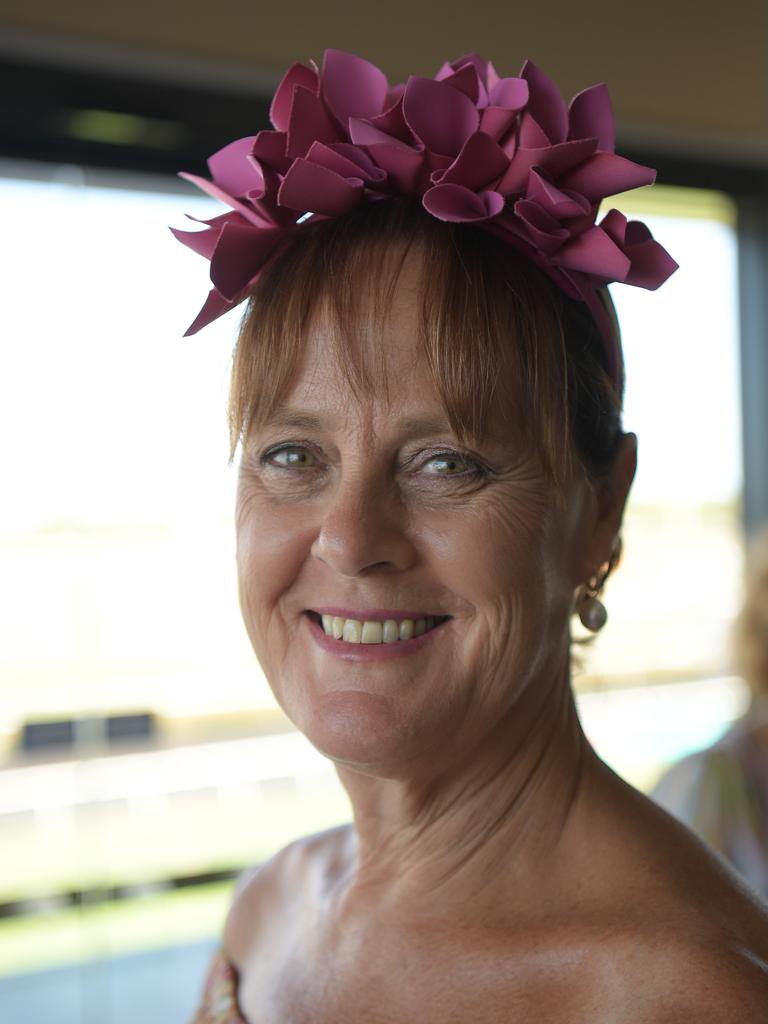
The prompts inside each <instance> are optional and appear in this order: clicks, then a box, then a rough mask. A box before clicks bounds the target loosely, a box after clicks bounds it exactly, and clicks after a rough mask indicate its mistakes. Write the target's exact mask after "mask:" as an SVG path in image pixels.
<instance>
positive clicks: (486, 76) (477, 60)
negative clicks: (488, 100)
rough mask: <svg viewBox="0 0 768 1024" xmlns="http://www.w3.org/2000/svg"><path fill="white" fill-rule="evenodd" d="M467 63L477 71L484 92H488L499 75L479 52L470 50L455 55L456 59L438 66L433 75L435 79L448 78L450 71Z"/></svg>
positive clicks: (459, 68) (457, 69) (458, 68)
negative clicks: (459, 55)
mask: <svg viewBox="0 0 768 1024" xmlns="http://www.w3.org/2000/svg"><path fill="white" fill-rule="evenodd" d="M467 64H471V65H472V67H473V68H474V69H475V72H476V73H477V77H478V79H479V80H480V82H481V83H482V84H483V85H484V86H485V89H486V92H490V90H491V89H492V88H493V86H494V85H495V84H496V82H498V80H499V76H498V75H497V73H496V68H494V66H493V64H492V63H491V62H490V61H489V60H483V58H482V57H481V56H480V54H478V53H475V52H474V51H470V53H465V54H464V55H463V56H461V57H457V58H456V60H452V61H449V62H448V63H446V64H443V66H442V67H441V68H440V70H439V71H438V73H437V74H436V75H435V79H436V81H442V80H443V79H445V78H448V77H449V76H450V75H451V73H452V72H456V71H460V70H461V69H462V68H464V67H466V66H467Z"/></svg>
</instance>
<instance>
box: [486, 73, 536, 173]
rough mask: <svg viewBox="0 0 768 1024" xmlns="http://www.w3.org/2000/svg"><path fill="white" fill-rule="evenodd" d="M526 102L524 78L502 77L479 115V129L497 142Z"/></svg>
mask: <svg viewBox="0 0 768 1024" xmlns="http://www.w3.org/2000/svg"><path fill="white" fill-rule="evenodd" d="M527 102H528V83H527V82H526V81H525V80H524V79H522V78H502V79H501V80H500V81H499V82H497V84H496V86H495V87H494V89H493V91H492V92H491V95H490V97H489V101H488V106H487V107H486V108H485V109H484V110H483V111H482V113H481V115H480V131H482V132H485V134H486V135H490V137H491V138H492V139H495V140H496V141H497V142H498V141H499V140H501V139H502V138H503V137H504V136H505V135H506V134H507V132H508V131H509V130H510V129H511V128H512V126H513V125H514V123H515V121H516V119H517V115H518V114H519V113H520V111H521V110H524V109H525V105H526V104H527ZM515 145H516V140H515ZM513 151H514V147H513ZM509 155H510V156H511V155H512V153H509Z"/></svg>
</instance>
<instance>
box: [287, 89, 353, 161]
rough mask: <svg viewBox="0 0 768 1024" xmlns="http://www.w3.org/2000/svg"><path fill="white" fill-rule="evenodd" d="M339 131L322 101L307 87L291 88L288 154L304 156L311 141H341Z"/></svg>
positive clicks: (292, 156) (293, 156) (290, 155)
mask: <svg viewBox="0 0 768 1024" xmlns="http://www.w3.org/2000/svg"><path fill="white" fill-rule="evenodd" d="M342 141H343V139H342V137H341V132H340V131H339V129H338V127H337V126H336V124H335V123H334V121H333V119H332V118H331V115H330V114H329V113H328V111H327V110H326V109H325V106H324V104H323V101H322V100H321V99H320V98H319V96H315V95H314V93H311V92H310V91H309V90H308V89H303V88H302V87H301V86H297V87H296V88H295V89H294V90H293V103H292V104H291V116H290V118H289V120H288V145H287V149H286V152H287V153H288V156H289V157H291V158H292V159H295V158H296V157H299V156H305V155H306V152H307V150H308V149H309V147H310V146H311V145H312V143H313V142H342Z"/></svg>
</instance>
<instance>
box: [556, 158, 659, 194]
mask: <svg viewBox="0 0 768 1024" xmlns="http://www.w3.org/2000/svg"><path fill="white" fill-rule="evenodd" d="M655 180H656V171H655V170H654V169H653V168H652V167H644V166H643V165H642V164H636V163H634V162H633V161H632V160H627V159H626V158H625V157H623V156H617V155H616V154H615V153H595V155H594V156H593V157H591V158H590V159H589V160H586V161H585V162H584V163H583V164H582V165H581V166H580V167H576V168H575V169H574V170H572V171H569V172H568V173H567V174H565V175H564V176H563V177H561V178H560V179H559V181H558V184H559V185H560V187H561V188H570V189H573V190H574V191H575V192H580V193H581V195H583V196H584V197H585V198H586V199H589V200H590V202H593V203H596V202H598V201H599V200H600V199H604V198H605V197H606V196H614V195H616V193H617V192H627V191H628V190H629V189H632V188H639V187H640V186H641V185H652V184H653V183H654V181H655Z"/></svg>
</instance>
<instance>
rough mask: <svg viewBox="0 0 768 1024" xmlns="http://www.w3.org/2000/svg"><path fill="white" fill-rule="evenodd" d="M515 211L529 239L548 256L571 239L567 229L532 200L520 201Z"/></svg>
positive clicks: (516, 204)
mask: <svg viewBox="0 0 768 1024" xmlns="http://www.w3.org/2000/svg"><path fill="white" fill-rule="evenodd" d="M514 210H515V214H516V216H517V217H518V218H519V220H520V222H521V223H522V225H523V226H524V227H525V229H526V235H527V237H528V239H529V240H530V241H531V242H532V243H533V244H534V245H535V246H536V248H537V249H539V250H540V251H541V252H543V253H544V254H545V255H547V256H551V255H552V253H555V252H557V250H558V249H559V248H560V247H561V246H562V245H563V243H564V242H567V241H568V239H569V238H570V237H571V236H570V232H569V231H568V230H567V228H564V227H563V226H562V224H560V223H559V222H558V221H557V220H555V218H554V217H552V216H551V215H550V214H548V213H547V211H546V210H542V208H541V207H540V206H539V204H538V203H534V202H533V201H532V200H530V199H518V201H517V202H516V203H515V206H514Z"/></svg>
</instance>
